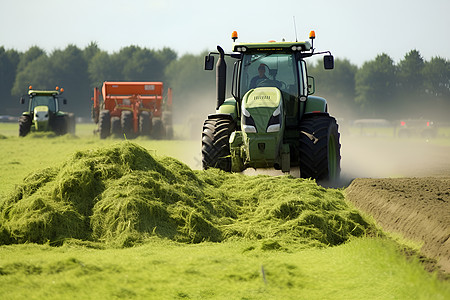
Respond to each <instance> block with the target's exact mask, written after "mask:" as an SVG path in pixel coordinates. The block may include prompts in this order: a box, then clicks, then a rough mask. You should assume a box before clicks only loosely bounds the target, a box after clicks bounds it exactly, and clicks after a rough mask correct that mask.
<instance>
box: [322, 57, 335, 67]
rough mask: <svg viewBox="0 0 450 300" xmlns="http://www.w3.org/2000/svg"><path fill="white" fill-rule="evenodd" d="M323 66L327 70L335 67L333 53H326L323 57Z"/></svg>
mask: <svg viewBox="0 0 450 300" xmlns="http://www.w3.org/2000/svg"><path fill="white" fill-rule="evenodd" d="M323 67H324V68H325V70H331V69H334V57H333V55H325V56H324V57H323Z"/></svg>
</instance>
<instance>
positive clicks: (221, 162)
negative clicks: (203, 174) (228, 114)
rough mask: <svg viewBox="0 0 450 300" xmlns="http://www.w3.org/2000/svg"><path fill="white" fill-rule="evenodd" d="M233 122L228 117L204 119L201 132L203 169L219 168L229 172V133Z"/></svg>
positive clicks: (233, 125) (233, 128)
mask: <svg viewBox="0 0 450 300" xmlns="http://www.w3.org/2000/svg"><path fill="white" fill-rule="evenodd" d="M235 127H236V125H235V123H234V122H233V120H231V119H228V118H213V119H207V120H205V123H204V124H203V133H202V164H203V169H204V170H206V169H208V168H219V169H221V170H223V171H226V172H231V153H230V142H229V141H230V135H231V133H232V132H233V131H234V130H235Z"/></svg>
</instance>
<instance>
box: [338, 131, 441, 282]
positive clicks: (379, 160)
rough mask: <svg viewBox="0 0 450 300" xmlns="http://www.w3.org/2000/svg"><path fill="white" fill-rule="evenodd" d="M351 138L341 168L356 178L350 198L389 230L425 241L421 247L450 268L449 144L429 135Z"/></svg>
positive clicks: (348, 175)
mask: <svg viewBox="0 0 450 300" xmlns="http://www.w3.org/2000/svg"><path fill="white" fill-rule="evenodd" d="M347 142H348V143H347V144H344V143H345V142H343V151H342V172H343V174H344V176H347V180H348V181H349V182H350V181H351V184H350V185H349V186H348V187H347V188H346V196H347V199H348V200H349V201H350V202H352V203H353V204H354V205H355V206H356V207H357V208H358V209H360V210H361V211H363V212H365V213H367V214H369V215H371V216H372V217H374V219H375V220H376V221H377V223H378V224H379V225H380V226H381V227H382V228H383V229H384V230H385V231H388V232H391V233H395V234H399V235H400V236H402V237H404V238H406V239H408V240H411V241H414V242H417V243H419V244H422V247H421V249H420V251H421V253H422V254H423V255H425V256H426V257H429V258H433V259H436V260H437V262H438V265H439V266H440V267H441V269H442V270H443V271H444V272H445V273H447V274H450V147H448V146H440V145H433V144H432V143H429V142H427V141H415V142H413V141H393V142H392V141H391V142H389V143H381V142H380V141H374V140H368V139H364V138H358V139H357V138H352V139H347ZM344 145H345V146H344ZM344 147H345V148H344ZM355 165H356V166H359V169H355ZM350 177H353V178H355V177H367V178H356V179H353V180H351V179H349V178H350ZM377 177H378V178H377Z"/></svg>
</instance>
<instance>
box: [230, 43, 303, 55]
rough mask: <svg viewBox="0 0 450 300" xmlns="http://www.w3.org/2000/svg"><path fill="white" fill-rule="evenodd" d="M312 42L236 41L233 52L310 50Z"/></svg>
mask: <svg viewBox="0 0 450 300" xmlns="http://www.w3.org/2000/svg"><path fill="white" fill-rule="evenodd" d="M311 49H312V47H311V43H310V42H309V41H302V42H275V41H270V42H267V43H235V44H234V45H233V52H240V53H245V52H252V53H254V52H268V51H269V52H271V51H274V52H295V51H309V50H311Z"/></svg>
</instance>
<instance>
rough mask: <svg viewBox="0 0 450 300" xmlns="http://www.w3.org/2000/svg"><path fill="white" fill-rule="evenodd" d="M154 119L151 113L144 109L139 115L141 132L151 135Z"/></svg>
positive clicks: (144, 134)
mask: <svg viewBox="0 0 450 300" xmlns="http://www.w3.org/2000/svg"><path fill="white" fill-rule="evenodd" d="M151 122H152V120H151V119H150V113H149V112H148V111H143V112H141V114H140V115H139V133H140V134H141V135H143V136H149V135H150V133H151V129H152V123H151Z"/></svg>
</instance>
